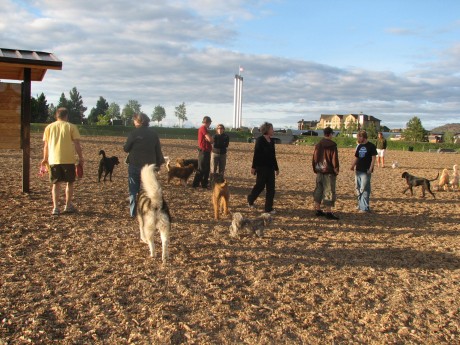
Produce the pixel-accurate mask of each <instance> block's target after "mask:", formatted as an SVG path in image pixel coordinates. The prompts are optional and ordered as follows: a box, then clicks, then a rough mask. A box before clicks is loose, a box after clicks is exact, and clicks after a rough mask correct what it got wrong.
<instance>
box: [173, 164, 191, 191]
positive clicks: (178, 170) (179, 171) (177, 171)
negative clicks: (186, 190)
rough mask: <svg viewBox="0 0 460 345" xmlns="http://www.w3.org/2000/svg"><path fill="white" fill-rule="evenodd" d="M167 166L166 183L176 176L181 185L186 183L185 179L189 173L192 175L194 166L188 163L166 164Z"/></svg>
mask: <svg viewBox="0 0 460 345" xmlns="http://www.w3.org/2000/svg"><path fill="white" fill-rule="evenodd" d="M166 167H167V168H168V183H169V182H170V181H171V180H172V179H173V178H178V179H179V180H180V182H181V183H182V185H183V186H186V185H187V180H188V179H189V177H190V175H192V173H193V171H194V170H195V168H194V167H193V164H189V165H187V166H186V167H172V166H169V164H167V166H166Z"/></svg>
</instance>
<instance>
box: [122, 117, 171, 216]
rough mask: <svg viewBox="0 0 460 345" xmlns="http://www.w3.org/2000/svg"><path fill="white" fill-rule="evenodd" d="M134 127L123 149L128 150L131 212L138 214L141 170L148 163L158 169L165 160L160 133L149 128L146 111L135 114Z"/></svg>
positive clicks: (127, 161)
mask: <svg viewBox="0 0 460 345" xmlns="http://www.w3.org/2000/svg"><path fill="white" fill-rule="evenodd" d="M133 122H134V127H136V128H135V129H134V130H133V131H132V132H131V133H129V135H128V138H127V139H126V143H125V145H124V146H123V150H124V151H125V152H128V157H127V158H126V163H128V190H129V213H130V215H131V217H135V216H136V202H137V201H136V200H137V194H138V193H139V190H140V186H141V170H142V168H143V167H144V165H146V164H155V167H156V169H157V170H160V166H161V165H162V164H163V163H164V162H165V159H164V157H163V153H162V152H161V144H160V139H159V138H158V134H157V133H156V132H155V131H153V130H152V129H151V128H149V123H150V119H149V117H148V116H147V115H146V114H144V113H139V114H134V115H133Z"/></svg>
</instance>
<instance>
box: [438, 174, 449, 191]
mask: <svg viewBox="0 0 460 345" xmlns="http://www.w3.org/2000/svg"><path fill="white" fill-rule="evenodd" d="M441 188H442V189H444V190H448V189H449V170H447V169H444V170H443V171H442V174H441V176H440V177H439V183H438V190H440V189H441Z"/></svg>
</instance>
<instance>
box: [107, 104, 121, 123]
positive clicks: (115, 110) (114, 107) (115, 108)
mask: <svg viewBox="0 0 460 345" xmlns="http://www.w3.org/2000/svg"><path fill="white" fill-rule="evenodd" d="M105 113H106V114H107V115H109V116H110V122H112V121H113V120H121V113H120V106H119V105H118V104H117V103H115V102H112V103H110V105H109V108H108V109H107V111H106V112H105Z"/></svg>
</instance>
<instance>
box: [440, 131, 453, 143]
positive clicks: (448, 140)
mask: <svg viewBox="0 0 460 345" xmlns="http://www.w3.org/2000/svg"><path fill="white" fill-rule="evenodd" d="M454 136H455V133H454V132H451V131H447V132H444V135H443V136H442V139H443V140H444V142H445V143H450V144H451V143H453V142H454Z"/></svg>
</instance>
